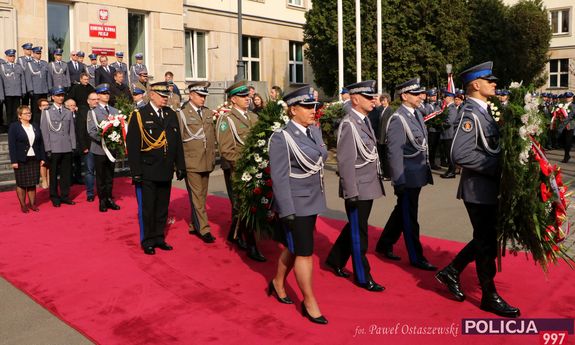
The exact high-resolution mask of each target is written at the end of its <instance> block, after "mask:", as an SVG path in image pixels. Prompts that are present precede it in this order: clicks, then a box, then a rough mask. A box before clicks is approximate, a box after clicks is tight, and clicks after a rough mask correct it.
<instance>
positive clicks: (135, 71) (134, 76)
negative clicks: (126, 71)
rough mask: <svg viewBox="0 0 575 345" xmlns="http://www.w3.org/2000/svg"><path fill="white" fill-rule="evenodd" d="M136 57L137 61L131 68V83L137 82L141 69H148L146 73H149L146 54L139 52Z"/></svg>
mask: <svg viewBox="0 0 575 345" xmlns="http://www.w3.org/2000/svg"><path fill="white" fill-rule="evenodd" d="M134 58H135V59H136V63H135V64H133V65H132V67H131V68H130V84H134V83H136V81H137V80H138V78H139V75H140V72H141V71H146V74H148V67H146V65H144V54H142V53H137V54H136V55H135V56H134Z"/></svg>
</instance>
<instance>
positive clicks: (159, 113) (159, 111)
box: [158, 108, 164, 119]
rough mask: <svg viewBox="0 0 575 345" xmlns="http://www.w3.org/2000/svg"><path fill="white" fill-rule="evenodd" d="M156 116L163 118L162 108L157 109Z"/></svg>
mask: <svg viewBox="0 0 575 345" xmlns="http://www.w3.org/2000/svg"><path fill="white" fill-rule="evenodd" d="M158 117H159V118H160V119H163V118H164V114H162V109H161V108H160V109H158Z"/></svg>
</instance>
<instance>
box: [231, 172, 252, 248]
mask: <svg viewBox="0 0 575 345" xmlns="http://www.w3.org/2000/svg"><path fill="white" fill-rule="evenodd" d="M233 173H234V171H233V169H224V181H225V182H226V190H227V192H228V197H229V198H230V203H231V204H232V225H231V226H230V232H229V233H228V241H230V242H233V241H234V240H235V239H236V238H241V237H243V239H244V241H246V244H247V245H248V246H255V245H256V237H255V234H254V232H253V231H248V229H247V227H246V224H245V223H244V222H240V221H239V217H238V214H239V211H238V207H239V205H238V199H237V196H236V194H235V192H234V189H233V188H232V175H233ZM236 227H237V231H236Z"/></svg>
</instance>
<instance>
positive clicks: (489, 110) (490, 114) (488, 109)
mask: <svg viewBox="0 0 575 345" xmlns="http://www.w3.org/2000/svg"><path fill="white" fill-rule="evenodd" d="M487 114H489V116H491V117H493V113H492V112H491V106H490V105H488V106H487Z"/></svg>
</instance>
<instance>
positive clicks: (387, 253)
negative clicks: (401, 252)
mask: <svg viewBox="0 0 575 345" xmlns="http://www.w3.org/2000/svg"><path fill="white" fill-rule="evenodd" d="M375 251H376V252H378V253H380V254H383V256H384V257H386V258H388V259H390V260H394V261H399V260H401V257H399V256H397V255H395V254H393V249H391V248H385V249H378V248H376V249H375Z"/></svg>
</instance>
